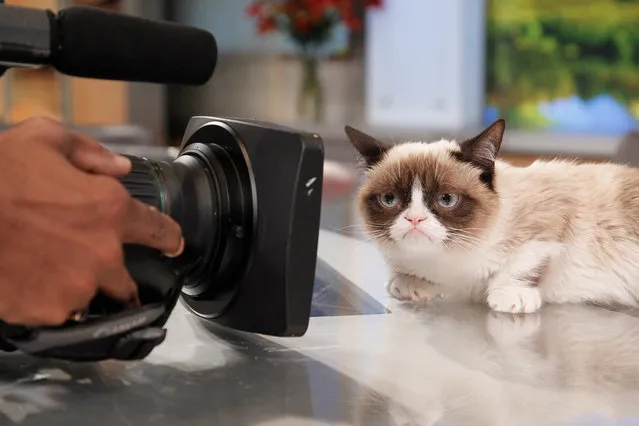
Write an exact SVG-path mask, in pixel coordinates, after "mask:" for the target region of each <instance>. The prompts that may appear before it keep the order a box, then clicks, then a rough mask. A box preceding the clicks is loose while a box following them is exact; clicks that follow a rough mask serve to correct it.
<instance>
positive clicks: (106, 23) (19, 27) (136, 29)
mask: <svg viewBox="0 0 639 426" xmlns="http://www.w3.org/2000/svg"><path fill="white" fill-rule="evenodd" d="M216 63H217V43H216V41H215V38H214V37H213V35H212V34H211V33H209V32H207V31H204V30H202V29H199V28H194V27H189V26H185V25H179V24H175V23H170V22H161V21H152V20H149V19H145V18H140V17H136V16H131V15H125V14H122V13H117V12H111V11H105V10H101V9H97V8H92V7H82V6H77V7H69V8H66V9H63V10H61V11H60V12H58V13H57V14H55V13H53V12H52V11H50V10H43V9H33V8H26V7H18V6H9V5H0V66H6V67H33V68H38V67H42V66H51V67H53V68H55V69H56V70H58V71H59V72H61V73H63V74H66V75H70V76H74V77H84V78H94V79H100V80H120V81H129V82H144V83H159V84H184V85H202V84H204V83H206V82H207V81H208V80H209V79H210V78H211V76H212V75H213V72H214V71H215V66H216Z"/></svg>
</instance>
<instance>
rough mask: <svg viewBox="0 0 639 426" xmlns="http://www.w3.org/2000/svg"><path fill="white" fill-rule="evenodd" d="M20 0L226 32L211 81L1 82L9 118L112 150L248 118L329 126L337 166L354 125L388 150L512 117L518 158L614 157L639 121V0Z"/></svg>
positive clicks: (509, 151)
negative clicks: (62, 129)
mask: <svg viewBox="0 0 639 426" xmlns="http://www.w3.org/2000/svg"><path fill="white" fill-rule="evenodd" d="M6 3H7V4H14V5H21V6H31V7H37V8H49V9H53V10H57V9H60V8H63V7H67V6H71V5H78V4H85V5H92V6H96V7H102V8H107V9H112V10H118V11H120V12H122V13H129V14H135V15H140V16H144V17H148V18H152V19H164V20H169V21H175V22H179V23H184V24H189V25H193V26H197V27H201V28H204V29H207V30H209V31H211V32H212V33H213V34H214V35H215V37H216V38H217V41H218V43H219V52H220V54H219V61H218V66H217V71H216V73H215V75H214V77H213V79H212V80H211V81H210V82H209V83H208V84H207V85H205V86H203V87H197V88H192V87H163V86H156V85H150V84H137V83H121V82H105V81H97V80H87V79H79V78H71V77H64V76H61V75H59V74H56V73H55V72H54V71H53V70H50V69H41V70H11V71H9V72H8V73H7V74H6V76H5V77H4V78H3V79H1V80H0V90H2V93H3V96H2V99H1V101H0V113H1V114H2V117H3V120H4V122H5V123H6V124H11V123H15V122H17V121H20V120H23V119H25V118H27V117H30V116H34V115H43V114H44V115H51V116H55V117H57V118H59V119H61V120H64V121H66V122H68V123H69V124H70V125H73V126H77V127H81V128H83V129H85V130H86V131H88V132H92V133H93V134H95V135H96V136H98V137H99V138H100V139H101V140H103V141H105V142H106V143H114V144H121V145H123V146H124V145H126V146H154V147H157V148H162V149H164V148H165V147H168V146H176V145H178V144H179V142H180V139H181V136H182V132H183V130H184V127H185V125H186V122H187V121H188V119H189V118H190V117H191V116H192V115H221V116H235V117H245V118H256V119H261V120H267V121H273V122H276V123H279V124H284V125H289V126H292V127H295V128H301V129H304V130H309V131H316V132H318V133H319V134H320V135H321V136H322V137H323V139H324V141H325V143H326V152H327V158H329V159H330V160H335V161H338V162H341V163H344V164H350V163H352V162H353V161H354V157H353V153H352V150H351V149H350V146H349V145H348V143H347V140H346V139H345V137H344V135H343V127H344V125H345V124H350V125H352V126H355V127H358V128H360V129H361V130H364V131H366V132H369V133H372V134H374V135H376V136H378V137H379V138H380V139H385V140H389V141H400V140H405V139H419V140H431V139H435V138H440V137H454V138H462V137H465V136H469V135H472V134H474V133H476V132H478V131H479V130H480V129H481V127H482V126H484V125H486V124H489V123H490V122H492V121H493V120H495V119H496V118H498V117H503V118H505V119H506V120H507V124H508V135H507V139H506V141H505V142H504V145H503V150H504V156H505V157H506V158H507V159H509V160H511V161H513V162H515V163H517V164H527V163H529V162H531V161H533V160H534V159H536V158H538V157H546V156H570V157H578V158H584V159H588V160H593V161H602V160H609V159H615V158H619V156H620V155H622V154H620V152H621V151H622V148H623V143H626V144H627V142H623V141H624V140H625V139H624V138H625V136H626V135H628V134H631V133H632V132H633V131H635V130H636V129H637V120H638V119H639V67H638V66H637V65H638V64H639V25H637V20H638V18H639V0H446V1H441V0H377V1H372V0H346V1H344V0H332V1H331V0H281V1H252V0H112V1H108V0H107V1H104V0H103V1H99V0H94V1H89V0H87V1H71V0H7V1H6ZM114 31H117V29H114ZM184 66H185V67H188V66H189V64H184ZM622 142H623V143H622ZM623 155H626V154H623ZM623 155H622V156H623Z"/></svg>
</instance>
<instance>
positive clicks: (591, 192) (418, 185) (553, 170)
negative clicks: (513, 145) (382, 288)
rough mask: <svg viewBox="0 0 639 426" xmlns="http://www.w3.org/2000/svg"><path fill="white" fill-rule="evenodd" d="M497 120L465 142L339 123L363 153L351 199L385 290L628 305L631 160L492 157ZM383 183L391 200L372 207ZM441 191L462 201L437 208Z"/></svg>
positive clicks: (635, 290)
mask: <svg viewBox="0 0 639 426" xmlns="http://www.w3.org/2000/svg"><path fill="white" fill-rule="evenodd" d="M503 132H504V122H503V121H501V120H500V121H498V122H496V123H495V124H493V125H492V126H491V127H489V128H488V129H487V130H486V131H485V132H484V133H482V134H481V135H479V136H477V137H476V138H474V139H472V140H469V141H465V142H462V143H457V142H455V141H446V140H442V141H439V142H434V143H417V142H408V143H404V144H400V145H396V146H385V145H383V144H382V143H381V142H379V141H376V140H374V139H373V138H371V137H370V136H367V135H365V134H363V133H361V132H358V131H356V130H354V129H352V128H347V133H348V135H349V138H350V139H351V141H352V143H353V145H354V146H355V148H356V149H357V150H358V151H359V152H360V154H362V156H363V158H364V160H365V162H366V174H367V181H366V183H364V185H363V186H362V188H361V190H360V206H361V211H362V214H363V216H364V219H365V222H366V224H367V226H368V230H369V233H370V235H371V236H372V237H373V239H374V240H375V241H377V243H378V245H379V248H380V250H381V251H382V253H383V255H384V257H385V259H386V260H387V262H388V264H389V266H390V268H391V270H392V271H393V277H392V278H391V280H390V281H389V284H388V290H389V292H390V293H391V294H392V295H393V296H395V297H397V298H399V299H410V300H428V299H432V298H434V297H440V296H442V295H443V296H444V297H448V298H472V299H475V300H481V301H485V302H487V303H488V305H489V306H491V307H492V308H493V309H494V310H496V311H501V312H512V313H521V312H533V311H536V310H538V309H539V308H540V306H541V305H542V303H543V302H550V303H582V302H592V303H597V304H622V305H626V306H637V305H638V302H637V300H638V299H639V170H637V169H634V168H630V167H626V166H622V165H615V164H577V163H574V162H568V161H550V162H542V161H538V162H535V163H534V164H532V165H530V166H528V167H514V166H511V165H509V164H508V163H506V162H504V161H501V160H497V159H496V157H497V154H498V151H499V148H500V145H501V139H502V137H503ZM407 175H410V176H407ZM388 193H391V194H394V196H395V197H396V198H397V199H399V200H400V201H399V202H398V205H397V206H392V207H388V206H381V207H380V202H379V197H380V196H384V194H388ZM442 194H459V195H460V197H463V200H464V201H463V202H462V201H459V203H458V206H455V207H452V208H448V207H447V208H443V207H441V205H440V204H437V203H435V202H434V201H433V200H435V199H437V200H439V198H436V197H437V196H442ZM391 199H394V198H392V197H391ZM460 199H461V198H460ZM402 200H404V201H406V203H402V202H401V201H402ZM461 209H463V211H462V210H461ZM415 218H417V219H415Z"/></svg>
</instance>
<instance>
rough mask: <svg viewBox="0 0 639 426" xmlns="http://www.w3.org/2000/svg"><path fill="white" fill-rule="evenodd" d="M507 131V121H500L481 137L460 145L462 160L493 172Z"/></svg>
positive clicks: (481, 134) (482, 133)
mask: <svg viewBox="0 0 639 426" xmlns="http://www.w3.org/2000/svg"><path fill="white" fill-rule="evenodd" d="M505 129H506V121H504V120H503V119H499V120H497V121H495V122H494V123H493V124H491V125H490V126H489V127H488V128H487V129H486V130H484V131H483V132H481V133H480V134H479V135H477V136H475V137H474V138H472V139H468V140H466V141H464V142H462V143H460V144H459V146H460V147H461V157H462V159H463V160H464V161H467V162H469V163H472V164H474V165H475V166H477V167H479V168H480V169H482V170H484V171H488V170H492V169H493V167H494V166H495V160H496V159H497V154H499V149H500V148H501V141H502V139H503V138H504V130H505Z"/></svg>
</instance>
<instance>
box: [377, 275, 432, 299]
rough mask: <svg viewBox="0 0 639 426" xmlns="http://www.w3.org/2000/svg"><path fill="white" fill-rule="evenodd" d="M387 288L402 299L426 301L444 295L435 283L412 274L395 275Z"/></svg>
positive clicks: (396, 297) (391, 293) (395, 296)
mask: <svg viewBox="0 0 639 426" xmlns="http://www.w3.org/2000/svg"><path fill="white" fill-rule="evenodd" d="M386 290H387V291H388V294H390V295H391V296H392V297H394V298H395V299H397V300H401V301H413V302H426V301H428V300H432V299H436V298H439V297H442V296H443V295H442V293H441V292H440V291H439V290H438V289H437V287H436V286H435V284H433V283H431V282H429V281H426V280H422V279H420V278H417V277H413V276H410V275H395V276H393V277H392V278H391V279H390V280H389V281H388V284H387V285H386Z"/></svg>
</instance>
